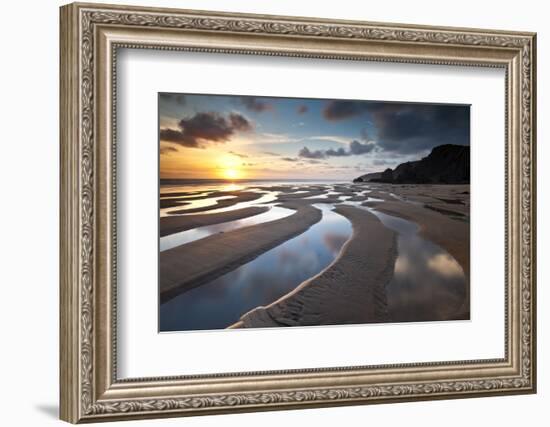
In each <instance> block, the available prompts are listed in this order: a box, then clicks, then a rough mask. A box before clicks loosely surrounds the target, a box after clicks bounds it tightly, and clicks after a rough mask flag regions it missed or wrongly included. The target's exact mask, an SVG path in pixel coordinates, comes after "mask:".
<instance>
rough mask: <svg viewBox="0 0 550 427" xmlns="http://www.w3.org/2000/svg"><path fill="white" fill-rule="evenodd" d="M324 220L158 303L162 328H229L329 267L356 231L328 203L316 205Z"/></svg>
mask: <svg viewBox="0 0 550 427" xmlns="http://www.w3.org/2000/svg"><path fill="white" fill-rule="evenodd" d="M314 206H315V207H317V208H318V209H320V210H321V211H322V213H323V217H322V219H321V221H319V222H318V223H317V224H315V225H313V226H311V227H310V228H309V229H308V230H307V231H305V232H304V233H302V234H300V235H299V236H296V237H294V238H292V239H290V240H287V241H286V242H284V243H282V244H280V245H279V246H277V247H275V248H273V249H271V250H269V251H267V252H265V253H264V254H262V255H260V256H259V257H257V258H256V259H254V260H253V261H251V262H249V263H247V264H245V265H242V266H241V267H239V268H237V269H235V270H233V271H231V272H229V273H227V274H225V275H223V276H221V277H219V278H217V279H215V280H213V281H211V282H209V283H207V284H204V285H202V286H198V287H196V288H194V289H191V290H189V291H187V292H184V293H182V294H180V295H178V296H177V297H175V298H173V299H171V300H170V301H167V302H166V303H164V304H161V306H160V316H159V317H160V321H159V324H160V325H159V326H160V331H161V332H168V331H185V330H205V329H222V328H227V327H228V326H230V325H232V324H233V323H235V322H237V321H238V320H239V318H240V317H241V316H242V315H243V314H245V313H246V312H248V311H250V310H252V309H254V308H256V307H258V306H261V305H267V304H270V303H272V302H273V301H275V300H277V299H278V298H280V297H282V296H283V295H285V294H287V293H288V292H290V291H291V290H293V289H295V288H296V287H297V286H298V285H299V284H301V283H302V282H303V281H304V280H306V279H309V278H310V277H312V276H314V275H316V274H317V273H319V272H320V271H322V270H323V269H325V268H326V267H327V266H328V265H329V264H330V263H331V262H332V261H333V260H334V259H335V258H336V256H337V255H338V254H339V253H340V249H341V248H342V246H343V244H344V243H345V242H346V241H347V240H348V239H349V238H350V236H351V233H352V227H351V223H350V222H349V221H348V220H347V219H346V218H345V217H343V216H341V215H339V214H337V213H336V212H333V211H332V206H330V205H324V204H323V205H321V204H319V205H317V204H316V205H314Z"/></svg>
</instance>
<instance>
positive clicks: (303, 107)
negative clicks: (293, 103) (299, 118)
mask: <svg viewBox="0 0 550 427" xmlns="http://www.w3.org/2000/svg"><path fill="white" fill-rule="evenodd" d="M307 110H308V108H307V105H306V104H301V105H298V107H296V112H297V113H298V114H304V113H307Z"/></svg>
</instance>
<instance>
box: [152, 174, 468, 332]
mask: <svg viewBox="0 0 550 427" xmlns="http://www.w3.org/2000/svg"><path fill="white" fill-rule="evenodd" d="M254 188H259V189H261V190H264V191H265V190H270V191H278V192H279V194H278V196H277V197H276V200H275V201H274V202H273V203H274V204H276V205H279V206H281V207H284V208H290V209H293V210H295V211H296V212H295V213H293V214H292V215H290V216H288V217H285V218H282V219H278V220H274V221H270V222H266V223H262V224H258V225H254V226H248V227H244V228H240V229H236V230H232V231H228V232H225V233H219V234H216V235H211V236H208V237H205V238H202V239H200V240H197V241H193V242H190V243H187V244H184V245H181V246H178V247H175V248H172V249H168V250H166V251H163V252H161V254H160V299H161V302H164V301H168V300H169V299H171V298H173V297H174V296H176V295H178V294H180V293H181V292H185V291H187V290H190V289H192V288H195V287H197V286H200V285H202V284H205V283H208V282H210V281H212V280H214V279H216V278H218V277H220V276H221V275H223V274H226V273H228V272H230V271H232V270H235V269H236V268H238V267H240V266H242V265H244V264H246V263H248V262H249V261H251V260H253V259H255V258H256V257H258V256H260V255H261V254H263V253H265V252H266V251H268V250H271V249H273V248H274V247H276V246H278V245H279V244H281V243H283V242H285V241H287V240H289V239H291V238H293V237H295V236H297V235H299V234H301V233H303V232H304V231H306V230H307V229H308V228H309V227H311V226H312V225H313V224H315V223H317V222H319V221H320V220H321V218H322V214H321V211H320V210H319V209H317V208H315V207H314V206H312V205H313V204H315V203H330V204H332V205H334V208H335V211H336V212H337V213H338V214H340V215H343V216H344V217H346V218H347V219H348V220H349V221H350V222H351V223H352V226H353V235H352V237H351V238H350V240H349V241H348V242H347V243H346V244H345V245H344V246H343V248H342V250H341V252H340V253H339V255H338V256H337V258H336V259H335V260H334V262H333V263H332V264H331V265H330V266H329V267H327V268H326V269H325V270H324V271H322V272H321V273H319V274H318V275H317V276H314V277H312V278H310V279H308V280H306V281H304V282H303V283H301V284H299V285H298V286H297V287H296V288H295V289H294V290H293V291H292V292H290V293H288V294H286V295H285V296H283V297H282V298H280V299H279V300H277V301H275V302H273V303H271V304H269V305H268V306H266V307H258V308H256V309H254V310H252V311H250V312H248V313H246V314H244V315H243V316H242V317H241V320H240V321H239V322H238V323H236V324H235V325H233V327H270V326H294V325H301V326H307V325H328V324H350V323H372V322H384V321H386V320H385V319H386V316H387V307H386V293H385V287H386V285H387V283H389V282H390V280H391V279H392V276H393V271H394V266H395V260H396V257H397V245H396V235H395V232H394V231H392V230H390V229H389V228H387V227H385V226H384V225H383V224H382V223H381V222H380V220H379V219H378V218H377V217H376V215H374V214H372V213H370V212H368V211H367V210H365V209H362V208H361V207H359V205H364V206H369V207H372V208H374V209H375V210H378V211H380V212H383V213H386V214H388V215H392V216H396V217H399V218H403V219H406V220H409V221H411V222H413V223H415V224H417V225H418V227H419V231H418V232H419V234H420V235H421V236H422V237H423V238H425V239H427V240H429V241H431V242H433V243H435V244H436V245H439V246H440V247H441V248H443V249H445V250H446V251H447V252H448V253H449V254H450V255H451V256H452V257H454V258H455V260H456V261H457V262H458V263H459V264H460V266H461V267H462V269H463V271H464V275H465V277H466V287H467V289H466V294H467V298H466V299H465V302H464V305H463V306H462V307H461V308H460V309H459V311H458V312H457V313H456V314H455V316H453V317H452V318H457V319H458V318H467V317H468V315H466V314H467V313H469V286H470V280H469V279H470V278H469V275H470V251H469V244H470V237H469V236H470V226H469V213H470V205H469V200H470V199H469V197H470V188H469V186H468V185H391V184H373V183H368V184H364V183H363V184H338V185H332V186H328V185H325V186H323V185H312V184H300V185H292V186H290V185H289V186H284V185H283V186H271V187H268V186H257V187H254ZM327 193H337V194H327ZM264 194H265V193H257V192H255V191H254V189H253V188H252V187H249V188H246V189H244V190H240V191H214V192H212V193H210V194H209V195H208V196H206V197H203V196H197V197H196V198H197V199H200V198H210V197H221V196H228V195H231V196H235V197H233V198H231V199H222V200H218V201H217V204H214V205H211V206H206V207H200V208H194V209H181V210H178V211H172V212H171V213H176V214H177V213H181V214H191V215H184V216H175V215H174V216H170V215H168V216H166V217H163V218H161V222H160V227H161V236H166V235H170V234H173V233H176V232H179V231H184V230H189V229H193V228H195V227H200V226H204V225H213V224H218V223H222V222H226V221H232V220H236V219H241V218H246V217H249V216H253V215H257V214H260V213H262V212H265V211H266V210H267V209H268V207H266V206H252V207H247V208H243V209H237V210H232V211H231V210H230V211H226V212H217V213H208V211H210V210H214V209H220V208H223V207H229V206H233V205H235V204H236V203H240V202H244V201H254V200H257V199H259V198H260V197H262V196H263V195H264ZM164 196H169V194H165V195H164ZM342 196H346V197H342ZM308 197H309V199H308ZM372 198H375V199H379V200H382V201H377V200H372ZM193 199H195V197H191V198H185V199H180V201H182V202H187V203H188V202H189V201H190V200H193ZM202 212H205V213H204V214H199V213H202ZM193 213H197V214H196V215H194V214H193ZM434 304H437V301H434Z"/></svg>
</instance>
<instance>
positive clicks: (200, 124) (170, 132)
mask: <svg viewBox="0 0 550 427" xmlns="http://www.w3.org/2000/svg"><path fill="white" fill-rule="evenodd" d="M178 127H179V129H178V130H176V129H170V128H164V129H161V130H160V139H161V140H162V141H168V142H174V143H176V144H179V145H182V146H184V147H194V148H199V147H202V145H201V143H202V142H218V143H223V142H226V141H228V140H229V138H230V137H231V136H232V135H233V134H234V133H235V132H238V131H241V132H244V131H249V130H251V129H252V124H251V123H250V121H248V119H246V117H244V116H242V115H240V114H238V113H230V114H229V115H228V116H227V117H224V116H222V115H221V114H218V113H215V112H206V113H197V114H195V115H194V116H192V117H189V118H183V119H181V120H180V121H179V123H178Z"/></svg>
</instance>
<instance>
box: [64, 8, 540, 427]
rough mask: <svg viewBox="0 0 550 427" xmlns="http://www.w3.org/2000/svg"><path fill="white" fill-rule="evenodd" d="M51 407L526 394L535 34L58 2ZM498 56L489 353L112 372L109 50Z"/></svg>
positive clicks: (455, 59) (414, 59)
mask: <svg viewBox="0 0 550 427" xmlns="http://www.w3.org/2000/svg"><path fill="white" fill-rule="evenodd" d="M60 24H61V35H60V52H61V61H60V71H61V76H60V110H61V111H60V139H61V141H60V145H61V176H60V186H61V201H60V417H61V419H63V420H65V421H68V422H71V423H80V422H97V421H113V420H124V419H138V418H156V417H159V418H160V417H172V416H188V415H204V414H220V413H228V412H248V411H260V410H261V411H264V410H282V409H297V408H312V407H324V406H335V405H358V404H371V403H372V404H374V403H389V402H402V401H419V400H434V399H446V398H465V397H480V396H492V395H505V394H525V393H534V392H536V252H535V251H536V249H535V248H536V237H535V236H536V169H535V167H536V163H535V162H536V98H535V96H536V35H535V34H534V33H527V32H511V31H497V30H480V29H464V28H447V27H428V26H417V25H402V24H385V23H370V22H354V21H333V20H323V19H314V18H297V17H282V16H263V15H247V14H232V13H218V12H199V11H188V10H176V9H162V8H145V7H130V6H113V5H99V4H85V3H74V4H70V5H66V6H63V7H62V8H61V10H60ZM121 49H136V50H138V49H150V50H166V51H174V52H202V53H205V54H208V53H217V54H219V53H222V54H228V55H235V54H242V55H251V56H266V57H279V56H282V57H296V58H300V57H303V58H316V59H318V60H321V61H323V60H329V59H338V60H354V61H372V62H381V63H386V62H387V63H397V64H431V65H444V66H450V67H453V66H467V67H490V68H499V69H503V70H504V72H505V87H504V88H503V91H502V96H503V97H504V99H505V130H504V134H505V165H504V167H505V175H504V176H503V177H502V180H503V181H504V185H505V189H506V190H505V212H504V217H505V230H503V234H504V236H505V237H504V240H505V253H504V254H503V257H504V259H505V272H504V278H505V280H504V282H505V283H502V286H503V287H504V295H505V307H504V313H505V314H504V325H503V327H504V343H503V347H504V351H503V353H504V357H502V358H496V359H475V360H456V361H430V362H421V363H416V362H412V363H399V364H391V363H390V364H382V365H368V366H355V365H354V366H335V367H332V368H316V367H311V368H307V369H303V368H300V369H285V370H268V371H255V372H238V373H227V372H217V373H213V374H212V373H210V374H205V375H183V376H161V377H143V378H130V379H128V378H124V379H120V378H118V376H117V371H118V368H119V367H118V359H117V342H119V341H120V336H119V335H118V334H117V307H118V306H119V301H117V286H116V279H117V253H118V252H117V250H118V249H119V248H117V228H116V227H117V209H116V208H117V204H116V200H117V199H116V197H117V185H116V184H117V183H116V176H117V175H116V172H117V164H118V162H119V161H120V159H118V158H117V151H116V137H117V132H116V130H117V109H116V102H117V96H116V85H117V83H118V80H117V79H118V77H119V76H117V73H116V63H117V52H118V51H119V50H121Z"/></svg>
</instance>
